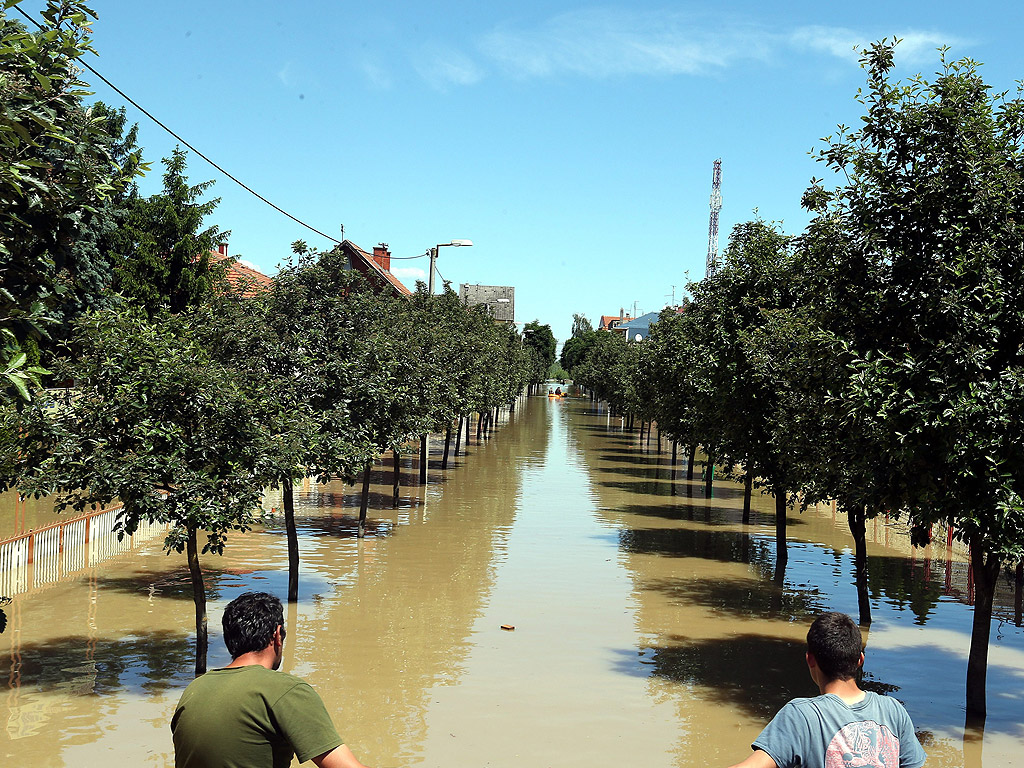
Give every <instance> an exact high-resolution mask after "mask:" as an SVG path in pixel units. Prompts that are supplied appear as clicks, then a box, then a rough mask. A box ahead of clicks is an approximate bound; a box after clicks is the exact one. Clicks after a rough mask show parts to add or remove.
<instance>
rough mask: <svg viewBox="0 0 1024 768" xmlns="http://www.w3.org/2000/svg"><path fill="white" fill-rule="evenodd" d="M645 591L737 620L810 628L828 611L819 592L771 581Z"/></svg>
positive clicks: (694, 582) (684, 582) (690, 583)
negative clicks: (795, 623)
mask: <svg viewBox="0 0 1024 768" xmlns="http://www.w3.org/2000/svg"><path fill="white" fill-rule="evenodd" d="M644 587H645V588H646V589H649V590H651V591H654V592H660V593H661V594H663V595H665V596H666V597H667V598H669V599H670V600H671V601H673V602H675V603H680V604H682V605H698V606H702V607H704V608H709V609H711V610H712V611H713V612H714V613H716V614H719V615H728V616H733V617H735V618H739V619H743V618H755V619H779V618H781V619H787V620H789V621H800V622H805V623H807V624H808V625H809V624H810V623H811V621H813V620H814V618H815V617H816V616H818V615H819V614H821V613H824V612H825V611H826V610H827V609H828V603H827V602H826V601H825V600H824V599H823V598H822V595H820V594H819V593H818V591H817V590H816V589H813V588H812V589H794V588H792V587H781V586H779V585H778V584H776V583H775V582H774V581H772V580H770V579H755V578H728V579H698V578H690V579H663V580H661V581H654V582H647V583H646V584H645V585H644Z"/></svg>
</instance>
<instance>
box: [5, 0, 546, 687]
mask: <svg viewBox="0 0 1024 768" xmlns="http://www.w3.org/2000/svg"><path fill="white" fill-rule="evenodd" d="M92 15H93V14H92V12H91V11H90V10H89V9H88V8H86V7H85V6H83V5H81V4H80V3H77V2H60V3H57V2H50V3H49V4H48V6H47V10H46V12H45V13H44V14H43V16H44V18H45V20H46V29H45V30H43V31H40V32H31V33H30V32H28V31H26V30H25V29H24V27H23V26H22V25H21V24H19V23H17V22H15V21H13V20H11V19H10V18H8V17H7V16H6V15H4V14H0V33H2V37H3V48H2V49H0V58H2V64H3V67H2V71H3V75H2V78H3V80H2V85H3V88H4V89H5V90H4V93H3V98H4V108H5V110H6V111H5V113H4V115H3V117H2V119H0V145H2V146H3V148H4V154H3V158H2V159H0V256H2V258H3V263H2V266H0V270H2V271H0V276H2V290H0V319H2V325H0V332H2V349H0V365H2V374H3V379H2V380H0V383H2V384H3V385H4V386H3V387H2V389H0V490H3V489H7V488H17V489H19V490H20V491H21V492H22V493H25V494H36V495H43V494H47V495H48V494H56V500H57V506H58V508H59V509H60V508H68V509H74V510H80V511H81V510H85V509H87V508H90V507H93V506H95V505H100V504H106V503H109V502H111V501H113V500H115V499H116V500H119V501H120V502H121V503H122V504H123V508H122V510H123V511H122V516H121V517H120V519H119V523H118V524H119V527H120V531H121V532H122V533H124V534H131V533H132V532H133V531H134V530H135V529H136V527H137V526H138V525H139V523H140V522H141V521H143V520H152V521H156V522H166V523H169V524H170V534H169V535H168V537H167V541H166V546H167V548H168V549H169V550H175V551H178V552H186V553H187V558H188V564H189V568H190V570H191V574H192V584H193V590H194V595H195V603H196V627H197V636H198V642H197V662H196V669H197V673H198V672H201V671H203V670H204V669H205V664H206V601H205V588H204V584H203V579H202V572H201V570H200V565H199V555H200V553H205V552H212V553H220V552H222V551H223V548H224V546H225V543H226V539H227V536H228V534H229V533H231V532H233V531H235V532H238V531H245V530H247V529H249V528H251V527H252V526H253V525H254V524H256V523H258V522H259V520H260V519H261V514H262V513H261V510H260V503H261V499H262V494H263V491H264V490H265V488H266V487H268V486H280V487H282V488H283V496H284V511H285V516H286V527H287V530H288V543H289V565H290V579H289V599H291V600H295V599H297V595H298V557H299V553H298V540H297V535H296V530H295V522H294V508H293V494H292V483H293V481H294V480H296V479H298V478H302V477H307V476H315V477H318V478H322V479H328V478H343V479H345V480H347V481H350V482H354V481H355V480H356V479H357V477H358V476H360V475H362V477H363V479H364V480H363V502H362V506H361V509H360V513H359V532H360V535H362V532H363V529H364V526H365V520H366V514H367V496H368V481H369V471H370V468H371V466H372V464H373V462H374V461H376V460H377V459H378V458H379V457H380V456H381V454H382V453H383V452H385V451H386V450H391V451H393V452H394V454H395V472H396V478H395V481H396V491H395V493H396V495H397V480H398V474H397V473H398V466H399V463H398V452H399V451H400V449H401V447H402V446H403V445H404V444H406V443H407V441H409V440H410V439H413V438H415V437H420V436H425V435H426V434H427V433H429V432H441V433H444V434H445V437H446V441H445V452H444V459H443V464H444V466H447V463H448V456H449V451H450V448H451V441H452V437H453V430H454V437H455V452H456V453H457V452H458V451H459V448H460V443H461V442H462V435H463V429H462V427H463V425H465V440H466V442H467V443H468V442H469V441H470V439H471V432H470V427H469V421H470V416H471V414H474V413H475V414H478V419H477V430H478V431H477V435H478V437H479V436H480V435H481V433H484V434H486V431H487V430H488V429H489V426H490V424H491V423H492V422H493V419H494V414H496V412H497V409H498V408H500V407H504V406H509V407H511V406H513V405H514V402H515V399H516V398H517V397H518V395H519V394H520V393H521V392H522V391H523V390H524V388H525V387H526V386H527V385H528V384H531V383H536V382H539V381H543V379H544V378H545V376H546V374H547V371H548V368H549V366H550V364H551V363H552V362H553V358H554V339H553V338H551V331H550V328H548V327H547V326H540V325H539V324H536V323H534V324H530V325H528V326H527V330H528V331H529V332H528V333H526V334H525V335H520V334H519V333H517V332H516V330H515V329H514V328H513V327H509V326H500V325H496V324H495V323H494V322H493V321H492V320H491V319H490V318H489V317H488V316H487V315H486V314H485V313H483V312H481V311H477V310H474V309H471V308H467V307H465V306H464V305H463V304H462V303H461V302H460V301H459V299H458V297H457V296H456V295H455V294H454V293H452V292H451V291H450V290H446V291H445V292H444V293H443V294H442V295H439V296H431V295H429V294H428V293H427V292H426V290H425V288H424V287H423V286H422V285H420V286H419V289H418V290H417V291H416V292H415V293H414V294H413V295H412V296H411V297H407V298H394V297H391V296H390V295H384V294H379V293H376V292H375V291H374V290H372V288H371V287H370V286H369V285H368V284H367V283H365V282H364V281H363V279H362V278H361V277H360V276H359V275H358V274H356V273H353V272H347V271H345V264H344V259H343V258H342V256H341V255H340V254H339V253H337V252H335V251H328V252H323V253H317V252H314V251H311V250H309V249H308V248H307V247H306V246H305V244H304V243H301V242H299V243H296V244H295V245H294V246H293V250H294V251H295V257H294V258H293V260H292V261H290V262H289V263H288V264H287V265H286V266H285V267H284V268H283V269H282V270H281V272H280V273H279V274H278V275H277V276H276V278H275V279H274V281H273V285H272V286H271V287H270V288H269V289H267V290H264V291H258V292H257V291H247V290H245V287H244V286H243V287H242V289H241V290H232V289H231V287H230V286H229V285H228V284H227V283H226V281H224V280H223V275H224V269H225V265H224V264H219V265H218V264H211V263H210V260H209V257H208V254H209V253H210V252H211V251H212V250H213V249H214V248H215V247H216V245H217V244H218V243H219V242H221V241H222V240H223V238H224V237H225V236H226V233H224V232H221V231H219V230H218V229H217V228H216V227H207V228H205V229H204V219H205V217H207V216H208V215H209V214H210V213H211V212H212V211H213V209H214V207H215V206H216V201H215V200H214V201H207V202H203V201H202V200H201V198H202V197H203V193H204V191H205V190H206V189H207V187H208V186H209V182H207V183H205V184H199V185H196V186H190V185H189V183H188V181H187V179H186V177H185V156H184V153H182V152H178V151H175V153H174V155H173V156H172V157H171V158H168V159H167V160H165V161H164V162H165V165H166V172H165V174H164V189H163V191H162V192H161V193H159V194H156V195H153V196H151V197H148V198H144V197H141V196H140V195H139V194H138V190H137V189H136V188H135V186H134V184H133V181H132V180H133V178H134V177H135V176H136V175H137V174H139V173H140V172H142V171H143V170H144V169H145V168H146V165H145V164H144V163H143V162H142V158H141V153H140V151H139V150H138V148H137V147H136V146H135V135H136V131H135V129H134V128H132V129H131V130H129V131H127V133H126V132H125V131H124V114H123V111H121V112H119V111H115V110H111V109H109V108H107V107H104V106H102V105H95V106H93V107H89V108H87V107H86V106H85V105H84V104H83V101H82V99H83V96H84V95H87V94H86V93H85V92H84V91H83V84H82V83H81V82H79V81H78V79H77V74H76V73H77V69H76V65H75V62H76V61H77V60H78V59H79V58H80V57H82V56H83V55H85V54H86V53H89V52H90V48H89V46H88V26H89V18H90V17H91V16H92ZM47 383H49V384H58V385H62V386H64V387H66V390H65V391H66V393H67V394H66V396H65V397H63V398H61V400H60V401H59V402H56V401H55V400H54V399H53V398H51V397H48V396H47V395H46V393H45V392H44V391H43V390H42V386H43V385H44V384H47ZM421 444H422V445H423V446H424V447H425V445H426V440H425V438H423V440H422V443H421ZM426 467H427V456H426V452H425V451H422V452H421V456H420V479H421V482H425V481H426ZM204 536H205V538H203V537H204Z"/></svg>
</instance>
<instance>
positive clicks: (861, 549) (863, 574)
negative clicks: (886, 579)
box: [846, 509, 871, 627]
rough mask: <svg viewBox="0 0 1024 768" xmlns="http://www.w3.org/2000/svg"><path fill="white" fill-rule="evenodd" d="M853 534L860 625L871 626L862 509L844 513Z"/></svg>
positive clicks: (864, 525) (863, 514) (864, 515)
mask: <svg viewBox="0 0 1024 768" xmlns="http://www.w3.org/2000/svg"><path fill="white" fill-rule="evenodd" d="M846 519H847V521H848V522H849V524H850V533H852V534H853V543H854V551H855V552H856V555H855V556H854V560H853V562H854V565H855V567H856V572H857V605H858V607H859V608H860V625H861V626H862V627H867V626H870V624H871V601H870V600H869V599H868V546H867V542H866V540H865V529H866V527H867V526H866V524H865V523H866V520H867V514H866V513H865V511H864V510H863V509H851V510H849V511H848V512H847V513H846Z"/></svg>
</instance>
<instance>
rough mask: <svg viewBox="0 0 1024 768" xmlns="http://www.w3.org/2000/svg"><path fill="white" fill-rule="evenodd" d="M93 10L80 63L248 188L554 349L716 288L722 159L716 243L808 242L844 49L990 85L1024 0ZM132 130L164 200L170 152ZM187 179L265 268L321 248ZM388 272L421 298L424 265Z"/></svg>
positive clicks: (124, 5)
mask: <svg viewBox="0 0 1024 768" xmlns="http://www.w3.org/2000/svg"><path fill="white" fill-rule="evenodd" d="M773 5H774V7H773ZM40 6H41V3H39V2H33V1H31V0H25V1H24V2H23V3H22V7H23V8H25V9H26V10H28V11H30V12H31V11H33V10H36V9H38V8H39V7H40ZM92 6H93V7H94V9H95V10H96V11H97V12H98V14H99V21H98V22H96V24H95V35H94V44H95V46H96V48H97V50H98V52H99V54H100V56H99V58H94V59H92V61H91V63H92V65H93V66H94V67H96V69H98V70H99V71H100V72H101V73H103V75H104V76H106V77H107V78H109V79H110V80H111V81H112V82H114V83H115V84H117V86H118V87H120V88H121V89H123V90H124V91H125V92H127V93H128V94H130V95H131V96H132V97H133V98H134V99H136V100H137V101H139V102H140V103H141V104H142V105H143V106H145V107H146V108H147V109H149V110H150V111H151V112H153V113H155V114H156V115H157V116H158V117H160V118H161V119H162V120H163V121H164V122H166V123H168V124H169V125H170V126H171V127H172V128H173V129H174V130H176V131H177V132H178V133H180V134H181V135H182V136H183V137H185V138H186V139H187V140H188V141H190V142H191V143H192V144H194V145H195V146H196V147H197V148H199V149H200V150H202V151H203V152H205V153H206V154H208V155H209V156H211V157H212V158H213V159H214V160H216V161H217V162H218V163H220V164H221V165H222V166H224V167H225V168H227V169H228V170H229V171H231V172H232V173H234V174H235V175H236V176H238V177H240V178H241V179H242V180H243V181H245V182H246V183H247V184H249V185H250V186H252V187H254V188H255V189H256V190H258V191H259V192H260V193H261V194H263V195H265V196H266V197H268V198H270V199H271V200H273V201H274V202H276V203H277V204H278V205H280V206H281V207H283V208H285V209H286V210H288V211H290V212H291V213H293V214H295V215H296V216H298V217H299V218H301V219H303V220H304V221H307V222H308V223H310V224H312V225H313V226H315V227H317V228H318V229H321V230H322V231H324V232H327V233H328V234H331V235H333V236H336V237H339V236H340V226H341V225H344V227H345V236H346V237H348V238H349V239H351V240H353V241H354V242H356V243H358V244H359V245H361V246H363V247H364V248H367V249H369V248H370V247H371V246H373V245H375V244H376V243H378V242H381V241H383V242H387V243H389V244H390V246H391V250H392V253H393V254H394V255H395V256H406V257H410V256H417V255H419V254H422V253H424V252H425V251H426V249H427V248H429V247H430V246H432V245H433V244H435V243H438V242H447V241H448V240H450V239H452V238H469V239H472V240H473V241H474V243H475V245H474V247H473V248H445V249H442V250H441V256H440V259H439V262H438V267H439V270H440V273H441V274H442V275H443V277H444V278H445V279H448V280H451V281H452V283H453V284H454V285H455V286H456V288H457V286H458V284H459V283H462V282H469V283H483V284H495V285H514V286H515V287H516V305H517V306H516V319H517V320H519V321H523V322H525V321H529V320H533V319H534V318H537V319H540V321H541V322H543V323H550V324H551V326H552V328H553V329H554V332H555V335H556V337H558V338H559V340H563V339H564V338H565V337H566V336H567V335H568V333H569V329H570V327H571V322H572V313H573V312H582V313H584V314H586V315H587V316H588V317H590V318H591V319H592V320H596V318H597V316H599V315H601V314H612V313H614V314H617V313H618V311H619V308H620V307H625V308H626V309H627V312H631V311H632V308H633V306H634V302H636V307H637V309H638V311H653V310H657V309H660V308H661V307H662V306H663V305H664V304H665V303H666V302H667V301H668V300H669V299H670V298H671V296H672V291H673V286H675V295H676V297H677V298H678V297H679V296H681V295H682V292H683V290H684V286H685V284H686V281H687V279H699V278H700V277H701V276H702V275H703V271H704V261H705V256H706V253H707V228H708V198H709V195H710V191H711V190H710V186H711V172H712V163H713V161H714V160H715V159H716V158H719V157H720V158H721V159H722V167H723V181H722V196H723V208H722V212H721V233H722V234H721V243H722V245H723V246H724V244H725V241H726V239H727V237H728V233H729V231H730V229H731V228H732V226H733V225H734V224H736V223H738V222H741V221H745V220H747V219H749V218H751V217H752V216H753V213H754V210H755V209H756V210H757V211H758V212H759V214H760V215H761V216H762V217H764V218H766V219H769V220H776V221H782V222H783V226H784V228H785V229H786V230H787V231H788V232H791V233H797V232H799V231H800V229H801V228H802V227H803V226H804V224H805V223H806V216H805V215H804V214H803V212H802V211H801V209H800V206H799V201H800V195H801V193H802V192H803V190H804V189H805V188H806V186H807V184H808V181H809V179H810V178H811V177H812V176H815V175H819V176H820V175H822V174H823V169H822V168H821V166H819V165H817V164H816V163H815V162H814V161H813V159H812V158H811V157H810V156H809V154H808V153H809V151H810V150H812V149H813V148H814V147H815V146H816V145H818V144H819V142H818V139H819V137H822V136H825V135H828V134H829V133H831V132H832V130H833V129H834V128H835V125H836V124H837V123H847V124H856V122H857V120H858V118H859V115H860V114H861V108H860V105H859V104H858V103H857V102H856V101H855V95H856V90H857V88H858V87H859V86H860V85H861V84H862V83H863V72H862V71H861V70H860V68H859V67H858V64H857V59H856V56H855V55H854V53H853V47H854V46H855V45H856V44H866V43H868V42H870V41H872V40H875V39H879V38H881V37H884V36H892V35H897V36H900V37H903V38H904V43H903V44H902V45H901V46H900V49H899V54H898V67H897V70H898V72H899V73H900V74H903V75H907V74H914V73H917V72H924V73H932V72H934V71H935V70H936V69H937V67H938V54H937V52H936V51H935V48H936V47H937V46H939V45H941V44H947V45H949V46H951V49H952V51H951V54H952V56H953V57H957V58H959V57H962V56H970V57H972V58H974V59H977V60H979V61H982V62H984V63H985V67H984V68H983V70H982V72H983V76H984V77H985V78H986V80H987V81H988V82H989V83H990V84H991V85H993V86H994V87H996V88H997V89H999V90H1002V89H1007V88H1012V87H1015V81H1016V80H1017V79H1019V78H1021V77H1024V60H1022V56H1021V45H1020V39H1021V32H1022V29H1024V25H1022V21H1024V11H1022V10H1021V6H1020V5H1019V4H1016V3H1013V4H1010V3H983V2H981V3H957V4H953V3H937V2H928V3H922V2H886V3H881V2H858V3H821V2H815V3H809V2H791V3H786V4H771V3H763V2H759V3H721V4H719V5H717V6H715V7H713V8H712V6H711V4H707V3H700V4H698V3H647V2H643V0H640V1H639V2H638V1H636V0H634V2H631V3H629V4H626V3H621V4H599V5H598V4H589V3H572V2H545V3H539V2H531V1H530V0H521V1H520V2H515V3H508V2H488V3H465V2H434V3H422V2H419V3H407V2H387V1H382V2H377V3H372V4H369V3H363V2H358V3H356V2H348V1H342V0H339V1H337V2H296V3H288V4H286V3H280V2H274V3H271V2H265V1H264V0H246V2H240V1H239V0H218V1H217V2H209V0H205V2H197V1H196V0H177V1H176V2H173V3H171V2H131V3H129V2H125V1H124V0H118V1H117V2H113V1H112V0H94V2H93V3H92ZM90 77H91V75H89V74H88V73H86V79H87V80H88V79H89V78H90ZM95 91H96V97H97V98H100V99H103V100H104V101H107V102H109V103H111V104H115V105H121V104H122V100H121V99H120V97H118V96H117V95H116V94H113V93H112V92H110V91H109V90H108V89H107V88H106V87H105V86H102V84H97V87H96V88H95ZM128 113H129V118H130V119H131V120H137V121H138V122H139V123H140V135H141V141H140V143H141V144H142V146H143V147H144V149H145V155H146V157H147V159H149V160H150V161H152V162H153V164H154V168H153V171H151V173H150V174H149V176H148V177H147V178H146V179H144V180H143V181H142V182H141V187H142V189H143V191H144V192H145V193H149V192H153V191H156V190H158V189H159V186H160V169H161V166H160V164H159V159H160V158H161V157H164V156H166V155H168V154H169V153H170V151H171V149H172V148H173V147H174V145H175V143H176V142H175V140H174V139H173V138H171V137H170V136H168V135H167V134H165V133H164V132H163V131H162V130H161V129H160V128H159V127H157V126H156V125H154V124H153V123H151V122H149V121H148V120H147V119H146V118H145V117H144V116H142V115H141V114H139V113H137V112H136V111H135V110H134V109H132V108H131V107H129V109H128ZM189 176H190V179H191V180H192V182H193V183H195V182H198V181H203V180H207V179H216V182H217V183H216V184H215V186H214V187H213V189H212V195H214V196H219V197H221V204H220V206H219V208H218V209H217V212H216V214H215V215H214V219H213V220H214V221H215V222H216V223H217V224H219V225H220V226H221V227H222V228H225V229H230V230H231V231H232V236H231V239H230V249H231V252H232V253H236V254H241V256H242V257H243V258H244V259H245V260H247V261H249V262H252V263H253V264H255V265H256V266H257V267H259V268H260V269H262V270H263V271H265V272H268V273H273V272H274V270H275V267H276V265H277V264H279V263H280V262H281V260H282V259H283V258H285V257H286V256H287V254H288V253H289V246H290V244H291V243H292V241H294V240H296V239H300V238H301V239H304V240H306V241H307V242H308V243H309V244H310V245H313V246H317V247H328V246H329V245H330V243H329V242H328V241H326V240H324V239H323V238H320V237H318V236H317V235H315V234H313V233H311V232H308V231H306V230H303V229H302V228H301V227H300V226H299V225H297V224H295V223H294V222H291V221H290V220H288V219H287V218H285V217H283V216H281V215H280V214H279V213H277V212H275V211H274V210H273V209H271V208H268V207H267V206H266V205H264V204H263V203H261V202H259V201H258V200H256V199H255V198H253V197H252V196H250V195H249V194H248V193H247V192H245V191H244V190H242V189H241V188H240V187H238V186H236V185H235V184H234V183H233V182H231V181H230V180H228V179H226V178H222V177H221V176H220V174H218V173H217V172H216V171H215V170H214V169H213V168H211V167H209V166H208V165H206V163H204V162H203V161H202V160H201V159H200V158H198V157H195V156H190V161H189ZM394 266H395V268H396V270H397V272H398V274H399V275H400V276H401V277H402V278H403V280H405V282H406V283H407V284H408V285H410V286H411V285H412V284H413V283H414V282H415V280H416V278H417V276H420V277H422V276H423V275H424V274H425V269H426V266H427V264H426V260H425V259H420V260H409V261H404V262H395V265H394ZM416 270H418V272H417V271H416Z"/></svg>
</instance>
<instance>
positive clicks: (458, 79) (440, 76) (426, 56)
mask: <svg viewBox="0 0 1024 768" xmlns="http://www.w3.org/2000/svg"><path fill="white" fill-rule="evenodd" d="M413 63H414V66H415V67H416V71H417V72H418V73H419V75H420V77H422V78H423V79H424V80H426V81H427V83H429V84H430V85H431V86H432V87H434V88H436V89H438V90H440V91H444V90H447V89H448V87H449V86H452V85H473V84H474V83H478V82H480V81H481V80H482V79H483V77H484V71H483V70H482V69H481V68H480V67H479V66H478V65H477V64H476V63H475V62H474V61H473V60H472V59H470V58H469V56H467V55H466V54H464V53H462V52H460V51H456V50H454V49H451V48H444V47H440V46H428V47H426V48H424V49H423V50H422V51H421V52H420V54H419V56H418V57H417V58H416V60H415V61H414V62H413Z"/></svg>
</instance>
